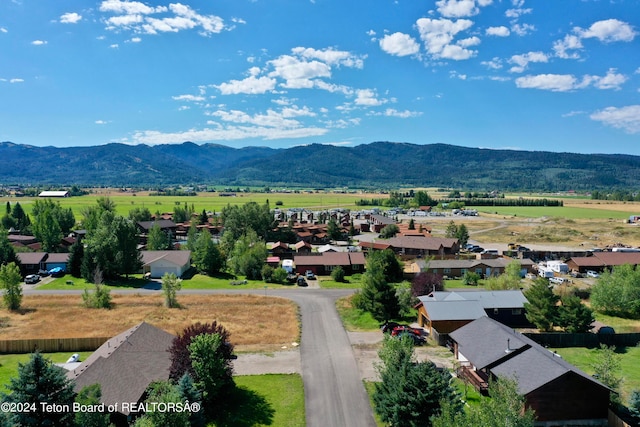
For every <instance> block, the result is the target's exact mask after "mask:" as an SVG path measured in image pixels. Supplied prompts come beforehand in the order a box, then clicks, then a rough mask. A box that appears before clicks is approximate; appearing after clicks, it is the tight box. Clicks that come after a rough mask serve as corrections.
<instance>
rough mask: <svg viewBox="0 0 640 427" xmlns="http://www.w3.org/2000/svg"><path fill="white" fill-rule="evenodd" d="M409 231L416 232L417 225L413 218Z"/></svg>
mask: <svg viewBox="0 0 640 427" xmlns="http://www.w3.org/2000/svg"><path fill="white" fill-rule="evenodd" d="M408 228H409V230H415V229H416V223H415V221H414V220H413V218H411V220H410V221H409V227H408Z"/></svg>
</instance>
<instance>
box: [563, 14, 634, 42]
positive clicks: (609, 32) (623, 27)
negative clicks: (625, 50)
mask: <svg viewBox="0 0 640 427" xmlns="http://www.w3.org/2000/svg"><path fill="white" fill-rule="evenodd" d="M574 31H575V32H576V33H577V34H578V35H579V36H580V37H582V38H584V39H586V38H594V37H595V38H597V39H598V40H600V41H601V42H603V43H611V42H619V41H622V42H630V41H632V40H633V39H634V38H635V36H636V32H635V30H634V29H633V27H631V25H629V24H627V23H626V22H622V21H619V20H617V19H606V20H603V21H597V22H594V23H593V24H592V25H591V26H590V27H589V28H588V29H586V30H583V29H581V28H575V29H574Z"/></svg>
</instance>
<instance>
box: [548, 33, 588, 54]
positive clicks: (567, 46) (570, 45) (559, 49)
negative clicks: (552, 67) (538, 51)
mask: <svg viewBox="0 0 640 427" xmlns="http://www.w3.org/2000/svg"><path fill="white" fill-rule="evenodd" d="M579 49H582V40H581V39H580V37H578V36H576V35H573V34H567V35H566V36H564V39H562V40H556V41H555V42H554V43H553V51H554V52H555V54H556V56H557V57H558V58H564V59H578V58H579V57H580V54H579V53H578V52H576V50H579Z"/></svg>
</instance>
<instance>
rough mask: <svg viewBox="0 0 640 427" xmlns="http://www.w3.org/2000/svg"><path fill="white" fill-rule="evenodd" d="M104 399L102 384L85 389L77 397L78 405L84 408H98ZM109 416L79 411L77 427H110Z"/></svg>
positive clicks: (76, 419) (76, 417)
mask: <svg viewBox="0 0 640 427" xmlns="http://www.w3.org/2000/svg"><path fill="white" fill-rule="evenodd" d="M101 398H102V390H101V389H100V384H97V383H96V384H92V385H88V386H86V387H83V388H82V390H80V392H79V393H78V395H77V396H76V399H75V401H76V403H78V404H80V405H82V406H88V407H96V405H99V404H100V399H101ZM110 424H111V423H110V422H109V414H105V413H100V412H92V411H78V412H76V413H75V425H76V426H78V427H109V425H110Z"/></svg>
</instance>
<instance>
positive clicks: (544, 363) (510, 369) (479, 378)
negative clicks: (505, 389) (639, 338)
mask: <svg viewBox="0 0 640 427" xmlns="http://www.w3.org/2000/svg"><path fill="white" fill-rule="evenodd" d="M450 338H451V340H452V343H453V350H454V354H455V356H456V359H457V360H458V362H459V363H460V365H461V368H460V369H459V370H458V375H459V376H460V377H462V378H465V379H467V380H468V381H469V382H470V383H471V384H473V385H474V386H475V387H476V388H477V389H478V390H480V391H481V392H486V390H487V386H488V383H489V381H490V380H492V379H496V378H497V379H512V380H515V381H516V383H517V389H518V393H519V394H521V395H522V396H524V398H525V405H526V406H527V407H528V408H531V409H533V410H534V411H535V416H536V424H537V425H541V426H606V425H607V417H608V410H609V396H610V394H611V392H612V390H611V389H609V388H608V387H607V386H605V385H604V384H602V383H600V382H599V381H597V380H596V379H594V378H593V377H591V376H590V375H587V374H586V373H584V372H582V371H581V370H580V369H578V368H576V367H575V366H573V365H571V364H569V363H567V362H566V361H565V360H564V359H562V358H561V357H560V356H559V355H557V354H555V353H552V352H551V351H549V350H547V349H546V348H544V347H542V346H540V345H539V344H537V343H536V342H534V341H533V340H531V339H530V338H527V337H526V336H524V335H522V334H520V333H518V332H515V331H514V330H513V329H511V328H510V327H508V326H505V325H503V324H501V323H500V322H497V321H495V320H493V319H490V318H489V317H480V318H478V319H476V320H474V321H473V322H471V323H469V324H467V325H465V326H463V327H461V328H459V329H457V330H456V331H454V332H452V333H451V334H450Z"/></svg>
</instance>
